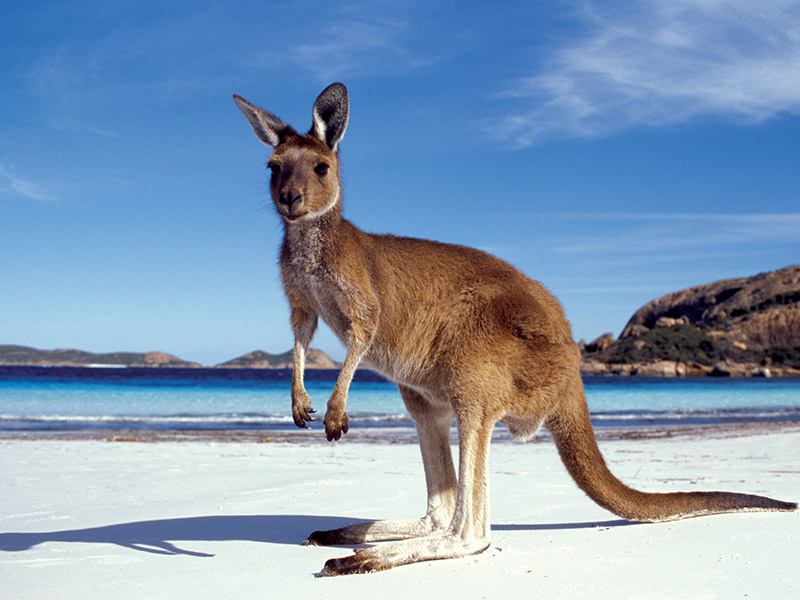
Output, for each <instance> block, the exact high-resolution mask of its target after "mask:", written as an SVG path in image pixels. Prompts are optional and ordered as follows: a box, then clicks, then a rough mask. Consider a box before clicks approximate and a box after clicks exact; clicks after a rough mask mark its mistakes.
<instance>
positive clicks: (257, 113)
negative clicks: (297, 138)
mask: <svg viewBox="0 0 800 600" xmlns="http://www.w3.org/2000/svg"><path fill="white" fill-rule="evenodd" d="M233 99H234V101H235V102H236V104H237V105H238V106H239V108H240V109H241V110H242V112H243V113H244V116H245V117H247V120H248V121H249V122H250V127H252V128H253V132H254V133H255V134H256V137H257V138H258V139H260V140H261V141H262V142H264V143H265V144H266V145H267V146H272V147H273V148H277V147H278V146H279V145H280V144H281V143H283V142H285V141H286V139H287V138H289V137H291V136H294V135H299V134H298V133H297V132H296V131H295V130H294V129H292V128H291V127H290V126H289V125H287V124H286V123H284V122H283V121H281V120H280V119H279V118H278V117H276V116H275V115H273V114H272V113H268V112H267V111H265V110H264V109H263V108H258V107H257V106H256V105H254V104H250V103H249V102H248V101H247V100H245V99H244V98H242V97H241V96H236V95H234V96H233Z"/></svg>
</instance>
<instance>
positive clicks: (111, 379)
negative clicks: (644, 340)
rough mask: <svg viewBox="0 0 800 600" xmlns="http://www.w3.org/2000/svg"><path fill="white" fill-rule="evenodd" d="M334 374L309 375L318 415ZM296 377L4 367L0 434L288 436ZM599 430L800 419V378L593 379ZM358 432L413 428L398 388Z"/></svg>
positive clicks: (376, 402) (363, 400) (378, 395)
mask: <svg viewBox="0 0 800 600" xmlns="http://www.w3.org/2000/svg"><path fill="white" fill-rule="evenodd" d="M336 375H337V373H336V371H311V370H310V371H308V372H307V376H306V387H307V389H308V391H309V394H310V395H311V398H312V403H313V405H314V406H315V407H316V408H317V410H318V411H319V412H320V414H323V413H324V409H325V403H326V402H327V399H328V396H329V395H330V393H331V391H332V390H333V386H334V384H335V380H336ZM290 381H291V371H289V370H274V371H273V370H251V369H242V370H238V369H235V370H234V369H89V368H61V367H0V432H2V431H6V432H8V431H41V430H76V429H98V428H100V429H102V428H120V427H124V428H134V429H136V428H139V429H174V428H176V429H184V428H185V429H197V428H199V429H242V428H244V429H273V430H274V429H291V428H294V424H293V422H292V420H291V408H290V399H289V382H290ZM584 382H585V385H586V395H587V401H588V404H589V409H590V411H591V412H592V419H593V422H594V423H595V425H596V426H600V427H602V426H608V425H615V426H620V425H622V426H625V425H630V426H633V425H639V424H643V423H648V424H659V423H717V422H748V421H770V420H771V421H776V420H800V380H798V379H711V378H702V379H656V378H652V379H651V378H630V377H587V378H585V379H584ZM347 411H348V414H349V416H350V423H351V427H359V426H370V427H408V426H411V425H412V423H411V421H410V419H409V417H408V415H407V413H406V411H405V409H404V407H403V403H402V400H401V399H400V395H399V394H398V392H397V388H396V387H395V386H394V384H392V383H390V382H387V381H385V380H384V379H382V378H380V377H379V376H377V375H375V374H373V373H370V372H365V371H360V372H359V373H358V374H357V376H356V379H355V381H354V382H353V385H352V387H351V389H350V395H349V399H348V408H347Z"/></svg>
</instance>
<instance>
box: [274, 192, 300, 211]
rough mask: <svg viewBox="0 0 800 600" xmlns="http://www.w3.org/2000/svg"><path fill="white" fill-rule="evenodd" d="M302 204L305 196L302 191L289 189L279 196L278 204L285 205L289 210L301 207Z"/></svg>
mask: <svg viewBox="0 0 800 600" xmlns="http://www.w3.org/2000/svg"><path fill="white" fill-rule="evenodd" d="M302 202H303V194H302V192H300V190H295V189H288V190H283V191H282V192H281V193H280V194H278V203H279V204H283V205H284V206H286V208H288V209H289V210H291V209H292V208H296V207H298V206H300V204H301V203H302Z"/></svg>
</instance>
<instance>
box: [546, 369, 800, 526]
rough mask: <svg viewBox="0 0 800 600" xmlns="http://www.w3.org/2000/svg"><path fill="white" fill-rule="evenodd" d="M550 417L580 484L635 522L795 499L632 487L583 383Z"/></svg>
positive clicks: (760, 507)
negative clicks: (597, 432)
mask: <svg viewBox="0 0 800 600" xmlns="http://www.w3.org/2000/svg"><path fill="white" fill-rule="evenodd" d="M575 387H576V389H575V390H573V393H572V394H570V396H571V397H569V398H566V399H565V402H564V404H562V405H561V407H560V408H559V409H558V410H557V411H556V412H555V413H554V414H553V415H552V416H550V417H549V418H548V420H547V422H546V423H547V428H548V429H549V430H550V433H551V434H552V435H553V438H554V439H555V443H556V446H557V448H558V452H559V454H560V455H561V460H563V461H564V464H565V465H566V467H567V470H568V471H569V473H570V475H572V478H573V479H574V480H575V483H577V484H578V486H579V487H580V488H581V489H582V490H583V491H584V492H586V494H587V495H588V496H589V497H590V498H591V499H592V500H594V501H595V502H597V504H599V505H600V506H602V507H603V508H605V509H607V510H610V511H611V512H613V513H615V514H617V515H619V516H621V517H624V518H626V519H630V520H632V521H672V520H677V519H685V518H688V517H698V516H702V515H714V514H719V513H727V512H747V511H792V510H797V504H796V503H794V502H782V501H780V500H773V499H772V498H766V497H764V496H754V495H750V494H737V493H734V492H671V493H661V494H659V493H655V494H651V493H645V492H640V491H638V490H634V489H632V488H629V487H628V486H626V485H625V484H624V483H622V482H621V481H620V480H619V479H617V478H616V477H615V476H614V475H613V474H612V473H611V471H609V470H608V467H607V466H606V463H605V460H603V456H602V455H601V454H600V449H599V448H598V447H597V441H596V440H595V437H594V431H593V430H592V425H591V422H590V421H589V410H588V408H587V406H586V400H585V397H584V394H583V385H582V384H581V383H580V382H578V383H577V385H576V386H575Z"/></svg>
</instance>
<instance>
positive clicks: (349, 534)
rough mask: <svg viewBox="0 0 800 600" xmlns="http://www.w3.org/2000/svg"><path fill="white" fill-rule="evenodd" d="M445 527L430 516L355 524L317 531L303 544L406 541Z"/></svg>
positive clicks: (325, 544)
mask: <svg viewBox="0 0 800 600" xmlns="http://www.w3.org/2000/svg"><path fill="white" fill-rule="evenodd" d="M444 529H445V525H443V524H441V521H440V520H436V519H434V518H432V517H430V516H426V517H423V518H421V519H406V520H392V521H373V522H371V523H355V524H353V525H347V526H345V527H341V528H339V529H331V530H329V531H315V532H314V533H312V534H311V535H309V536H308V538H306V540H305V541H304V542H303V545H305V546H340V545H349V544H364V543H368V542H381V541H385V540H405V539H409V538H418V537H423V536H427V535H430V534H432V533H434V532H436V531H444Z"/></svg>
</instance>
